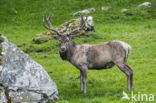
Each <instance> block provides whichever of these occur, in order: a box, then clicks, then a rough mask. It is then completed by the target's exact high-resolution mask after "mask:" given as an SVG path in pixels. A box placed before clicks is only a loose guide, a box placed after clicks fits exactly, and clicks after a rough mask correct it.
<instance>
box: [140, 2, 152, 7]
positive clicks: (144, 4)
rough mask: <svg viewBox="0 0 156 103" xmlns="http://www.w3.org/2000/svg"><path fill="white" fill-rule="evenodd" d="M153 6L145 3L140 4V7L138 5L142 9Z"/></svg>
mask: <svg viewBox="0 0 156 103" xmlns="http://www.w3.org/2000/svg"><path fill="white" fill-rule="evenodd" d="M151 4H152V3H151V2H144V3H142V4H140V5H138V8H142V7H150V6H151Z"/></svg>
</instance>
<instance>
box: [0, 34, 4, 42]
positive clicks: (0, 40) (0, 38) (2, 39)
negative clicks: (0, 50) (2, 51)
mask: <svg viewBox="0 0 156 103" xmlns="http://www.w3.org/2000/svg"><path fill="white" fill-rule="evenodd" d="M3 41H4V38H3V37H2V36H1V35H0V43H1V42H3Z"/></svg>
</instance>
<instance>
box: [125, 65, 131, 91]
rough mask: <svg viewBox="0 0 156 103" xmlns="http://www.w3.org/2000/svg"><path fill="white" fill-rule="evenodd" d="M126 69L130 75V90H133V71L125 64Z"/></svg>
mask: <svg viewBox="0 0 156 103" xmlns="http://www.w3.org/2000/svg"><path fill="white" fill-rule="evenodd" d="M125 65H126V67H127V68H129V71H130V73H131V75H130V88H133V69H132V68H131V67H130V66H129V65H128V64H125Z"/></svg>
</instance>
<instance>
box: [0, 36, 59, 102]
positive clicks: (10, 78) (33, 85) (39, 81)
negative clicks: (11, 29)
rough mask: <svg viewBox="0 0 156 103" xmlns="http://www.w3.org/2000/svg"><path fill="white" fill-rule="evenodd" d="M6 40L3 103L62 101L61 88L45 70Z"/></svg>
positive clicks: (1, 81)
mask: <svg viewBox="0 0 156 103" xmlns="http://www.w3.org/2000/svg"><path fill="white" fill-rule="evenodd" d="M2 37H3V38H4V42H2V43H1V46H2V60H1V61H2V65H1V66H0V89H1V90H2V91H3V92H1V93H0V103H7V100H8V96H9V98H10V99H11V102H12V103H47V102H48V101H49V100H55V99H58V91H57V86H56V84H55V83H54V82H53V81H52V80H51V78H50V77H49V76H48V73H47V72H46V71H45V70H44V68H43V67H42V66H41V65H40V64H38V63H37V62H35V61H34V60H32V59H31V58H30V57H29V56H28V54H25V53H24V52H23V51H22V50H20V49H19V48H18V47H17V46H16V45H15V44H13V43H11V42H9V41H8V40H7V38H6V37H5V36H3V35H2ZM1 84H2V85H1ZM6 88H7V89H6ZM6 92H7V93H6ZM11 102H9V103H11Z"/></svg>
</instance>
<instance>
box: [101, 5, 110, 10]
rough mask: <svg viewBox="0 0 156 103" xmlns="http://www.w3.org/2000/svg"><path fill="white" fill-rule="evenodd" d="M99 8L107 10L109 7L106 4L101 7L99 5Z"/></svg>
mask: <svg viewBox="0 0 156 103" xmlns="http://www.w3.org/2000/svg"><path fill="white" fill-rule="evenodd" d="M101 10H102V11H108V10H109V7H108V6H102V7H101Z"/></svg>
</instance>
